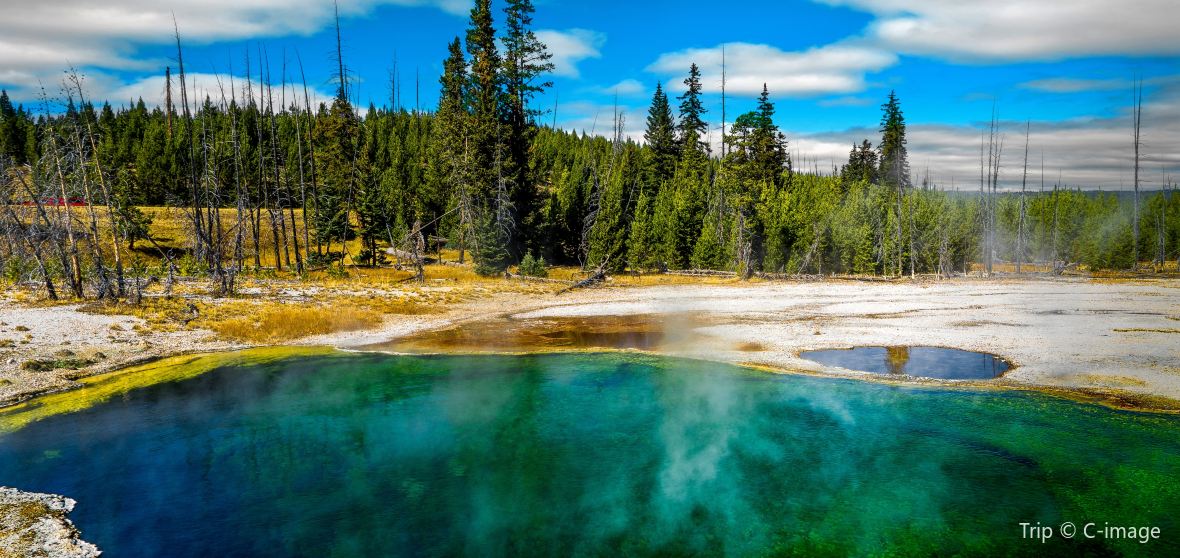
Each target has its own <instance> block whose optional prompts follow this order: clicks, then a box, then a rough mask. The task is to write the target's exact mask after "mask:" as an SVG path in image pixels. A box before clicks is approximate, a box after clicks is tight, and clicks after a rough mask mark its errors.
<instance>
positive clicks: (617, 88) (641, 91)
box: [596, 79, 647, 97]
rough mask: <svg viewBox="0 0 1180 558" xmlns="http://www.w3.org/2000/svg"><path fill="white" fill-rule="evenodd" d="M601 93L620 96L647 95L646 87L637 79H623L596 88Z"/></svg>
mask: <svg viewBox="0 0 1180 558" xmlns="http://www.w3.org/2000/svg"><path fill="white" fill-rule="evenodd" d="M596 92H597V93H600V94H602V95H618V96H620V97H643V96H645V95H647V87H646V86H644V85H643V83H642V82H640V81H639V80H637V79H625V80H623V81H620V82H618V83H616V84H614V85H608V86H606V87H602V88H598V89H596Z"/></svg>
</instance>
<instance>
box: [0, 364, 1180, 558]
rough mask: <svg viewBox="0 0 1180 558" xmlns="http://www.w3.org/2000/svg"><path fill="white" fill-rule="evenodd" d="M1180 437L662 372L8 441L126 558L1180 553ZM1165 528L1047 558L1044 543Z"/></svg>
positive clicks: (770, 381) (429, 373)
mask: <svg viewBox="0 0 1180 558" xmlns="http://www.w3.org/2000/svg"><path fill="white" fill-rule="evenodd" d="M1178 475H1180V420H1177V418H1176V417H1172V416H1165V415H1151V414H1136V413H1127V412H1119V411H1111V410H1108V409H1105V408H1102V407H1097V406H1088V405H1079V404H1075V403H1071V402H1068V401H1063V400H1058V399H1054V398H1050V397H1045V396H1040V395H1034V394H1023V393H1006V392H1000V393H993V392H972V391H958V390H953V391H952V390H940V389H929V388H912V387H897V386H887V385H876V384H872V383H864V382H857V381H849V380H836V379H827V378H809V377H795V376H773V375H767V374H762V373H758V372H754V371H750V370H745V369H740V368H735V367H730V366H725V365H718V364H709V363H699V362H691V361H683V360H674V359H660V358H656V357H649V356H641V355H618V354H610V355H546V356H529V357H492V356H482V357H389V356H382V355H358V356H349V357H340V356H309V357H304V358H295V359H287V360H281V361H275V362H263V363H257V364H251V365H246V366H225V367H221V368H218V369H216V370H213V371H211V372H208V373H205V374H203V375H199V376H196V377H192V378H188V379H184V380H182V381H176V382H169V383H162V384H158V385H153V386H149V387H144V388H140V389H135V390H131V391H128V392H126V393H123V394H121V396H120V397H116V398H111V399H110V400H108V401H106V402H104V403H102V404H99V405H95V406H92V407H89V408H84V409H82V410H79V411H77V412H73V413H70V414H61V415H56V416H52V417H48V418H44V419H42V420H39V421H36V422H31V423H29V424H28V425H27V426H25V427H23V428H21V429H19V430H16V431H14V432H11V433H8V434H5V435H3V436H0V484H6V485H10V486H18V487H20V488H22V489H26V490H34V491H40V492H54V493H61V494H66V495H68V496H70V497H72V498H75V499H77V500H78V502H79V503H78V507H77V508H76V510H75V511H74V513H73V514H72V516H71V517H72V519H73V520H74V521H75V522H76V523H77V524H78V525H79V527H80V528H81V530H82V532H83V535H84V537H85V538H87V539H88V540H90V541H93V542H95V543H96V544H98V545H99V546H100V548H102V549H103V550H105V551H106V552H107V554H108V555H111V556H132V557H135V556H179V557H183V556H386V555H406V556H437V555H473V556H498V555H544V556H551V555H578V556H605V555H610V556H615V555H673V556H676V555H735V556H763V555H870V554H871V555H881V554H891V555H905V556H909V555H930V554H939V555H950V554H963V555H1046V554H1048V555H1079V554H1098V555H1101V554H1118V553H1122V554H1128V555H1169V554H1170V555H1175V554H1177V553H1178V552H1180V539H1178V535H1180V524H1178V522H1177V520H1176V514H1177V510H1180V485H1178V483H1177V482H1176V480H1175V479H1177V478H1180V476H1178ZM1065 521H1072V522H1075V523H1077V524H1078V525H1081V524H1083V523H1085V522H1096V523H1097V524H1098V525H1102V524H1104V523H1106V522H1109V523H1110V524H1117V525H1127V526H1149V527H1159V528H1160V531H1161V538H1160V539H1159V540H1153V541H1151V542H1148V543H1147V544H1140V543H1138V542H1135V541H1127V540H1121V541H1112V540H1103V539H1085V538H1084V537H1081V536H1078V537H1077V538H1075V539H1072V540H1065V539H1064V538H1062V537H1061V536H1060V535H1058V536H1057V537H1055V538H1053V539H1050V540H1049V541H1048V542H1046V543H1041V542H1039V541H1037V540H1028V539H1024V538H1022V536H1021V534H1022V533H1021V527H1020V523H1022V522H1028V523H1032V524H1035V523H1036V522H1040V523H1041V524H1042V525H1052V526H1055V527H1056V526H1059V525H1060V524H1061V523H1062V522H1065Z"/></svg>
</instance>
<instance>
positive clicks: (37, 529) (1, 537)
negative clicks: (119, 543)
mask: <svg viewBox="0 0 1180 558" xmlns="http://www.w3.org/2000/svg"><path fill="white" fill-rule="evenodd" d="M75 504H76V502H74V501H73V500H71V499H69V498H66V497H64V496H57V495H54V494H38V493H34V492H22V491H20V490H17V489H15V488H7V487H0V558H8V557H12V558H17V557H21V558H93V557H95V556H99V555H101V554H102V551H100V550H99V549H98V547H96V546H94V545H93V544H90V543H88V542H86V541H84V540H82V539H81V534H80V533H79V532H78V528H77V527H74V524H73V523H72V522H71V521H70V520H69V518H68V517H67V515H68V514H69V513H70V512H71V511H73V510H74V505H75Z"/></svg>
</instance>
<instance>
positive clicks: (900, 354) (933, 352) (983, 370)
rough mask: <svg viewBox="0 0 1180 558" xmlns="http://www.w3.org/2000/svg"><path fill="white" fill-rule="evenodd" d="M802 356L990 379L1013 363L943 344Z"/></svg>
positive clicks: (881, 370)
mask: <svg viewBox="0 0 1180 558" xmlns="http://www.w3.org/2000/svg"><path fill="white" fill-rule="evenodd" d="M799 356H800V357H801V358H805V359H807V360H813V361H815V362H818V363H820V364H826V365H828V366H839V367H840V368H847V369H849V370H860V371H863V372H873V373H875V374H898V375H905V376H915V377H923V378H938V379H940V380H990V379H992V378H998V377H1000V376H1001V375H1003V374H1004V372H1007V371H1008V369H1009V368H1011V367H1012V365H1011V364H1008V362H1007V361H1006V360H1004V359H1002V358H1000V357H998V356H995V355H990V354H987V353H976V352H972V351H961V350H959V349H944V348H942V347H856V348H853V349H833V350H824V351H804V352H802V353H799Z"/></svg>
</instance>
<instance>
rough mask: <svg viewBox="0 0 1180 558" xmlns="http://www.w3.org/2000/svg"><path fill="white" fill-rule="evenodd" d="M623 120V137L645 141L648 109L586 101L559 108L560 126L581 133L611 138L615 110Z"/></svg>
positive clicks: (574, 102)
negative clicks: (644, 134)
mask: <svg viewBox="0 0 1180 558" xmlns="http://www.w3.org/2000/svg"><path fill="white" fill-rule="evenodd" d="M616 109H617V110H618V111H619V114H620V115H621V117H622V118H623V135H624V136H625V137H627V138H630V139H633V140H635V141H643V132H644V128H645V127H646V125H647V109H646V108H642V107H631V106H623V105H620V106H618V107H615V106H614V105H613V104H599V103H592V102H586V101H572V102H569V103H561V104H560V105H559V106H558V107H557V115H558V122H557V123H558V126H560V127H561V128H563V129H565V130H571V131H577V132H579V133H586V134H593V135H597V136H603V137H608V138H609V137H610V136H611V130H612V129H613V127H614V114H615V110H616Z"/></svg>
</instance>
